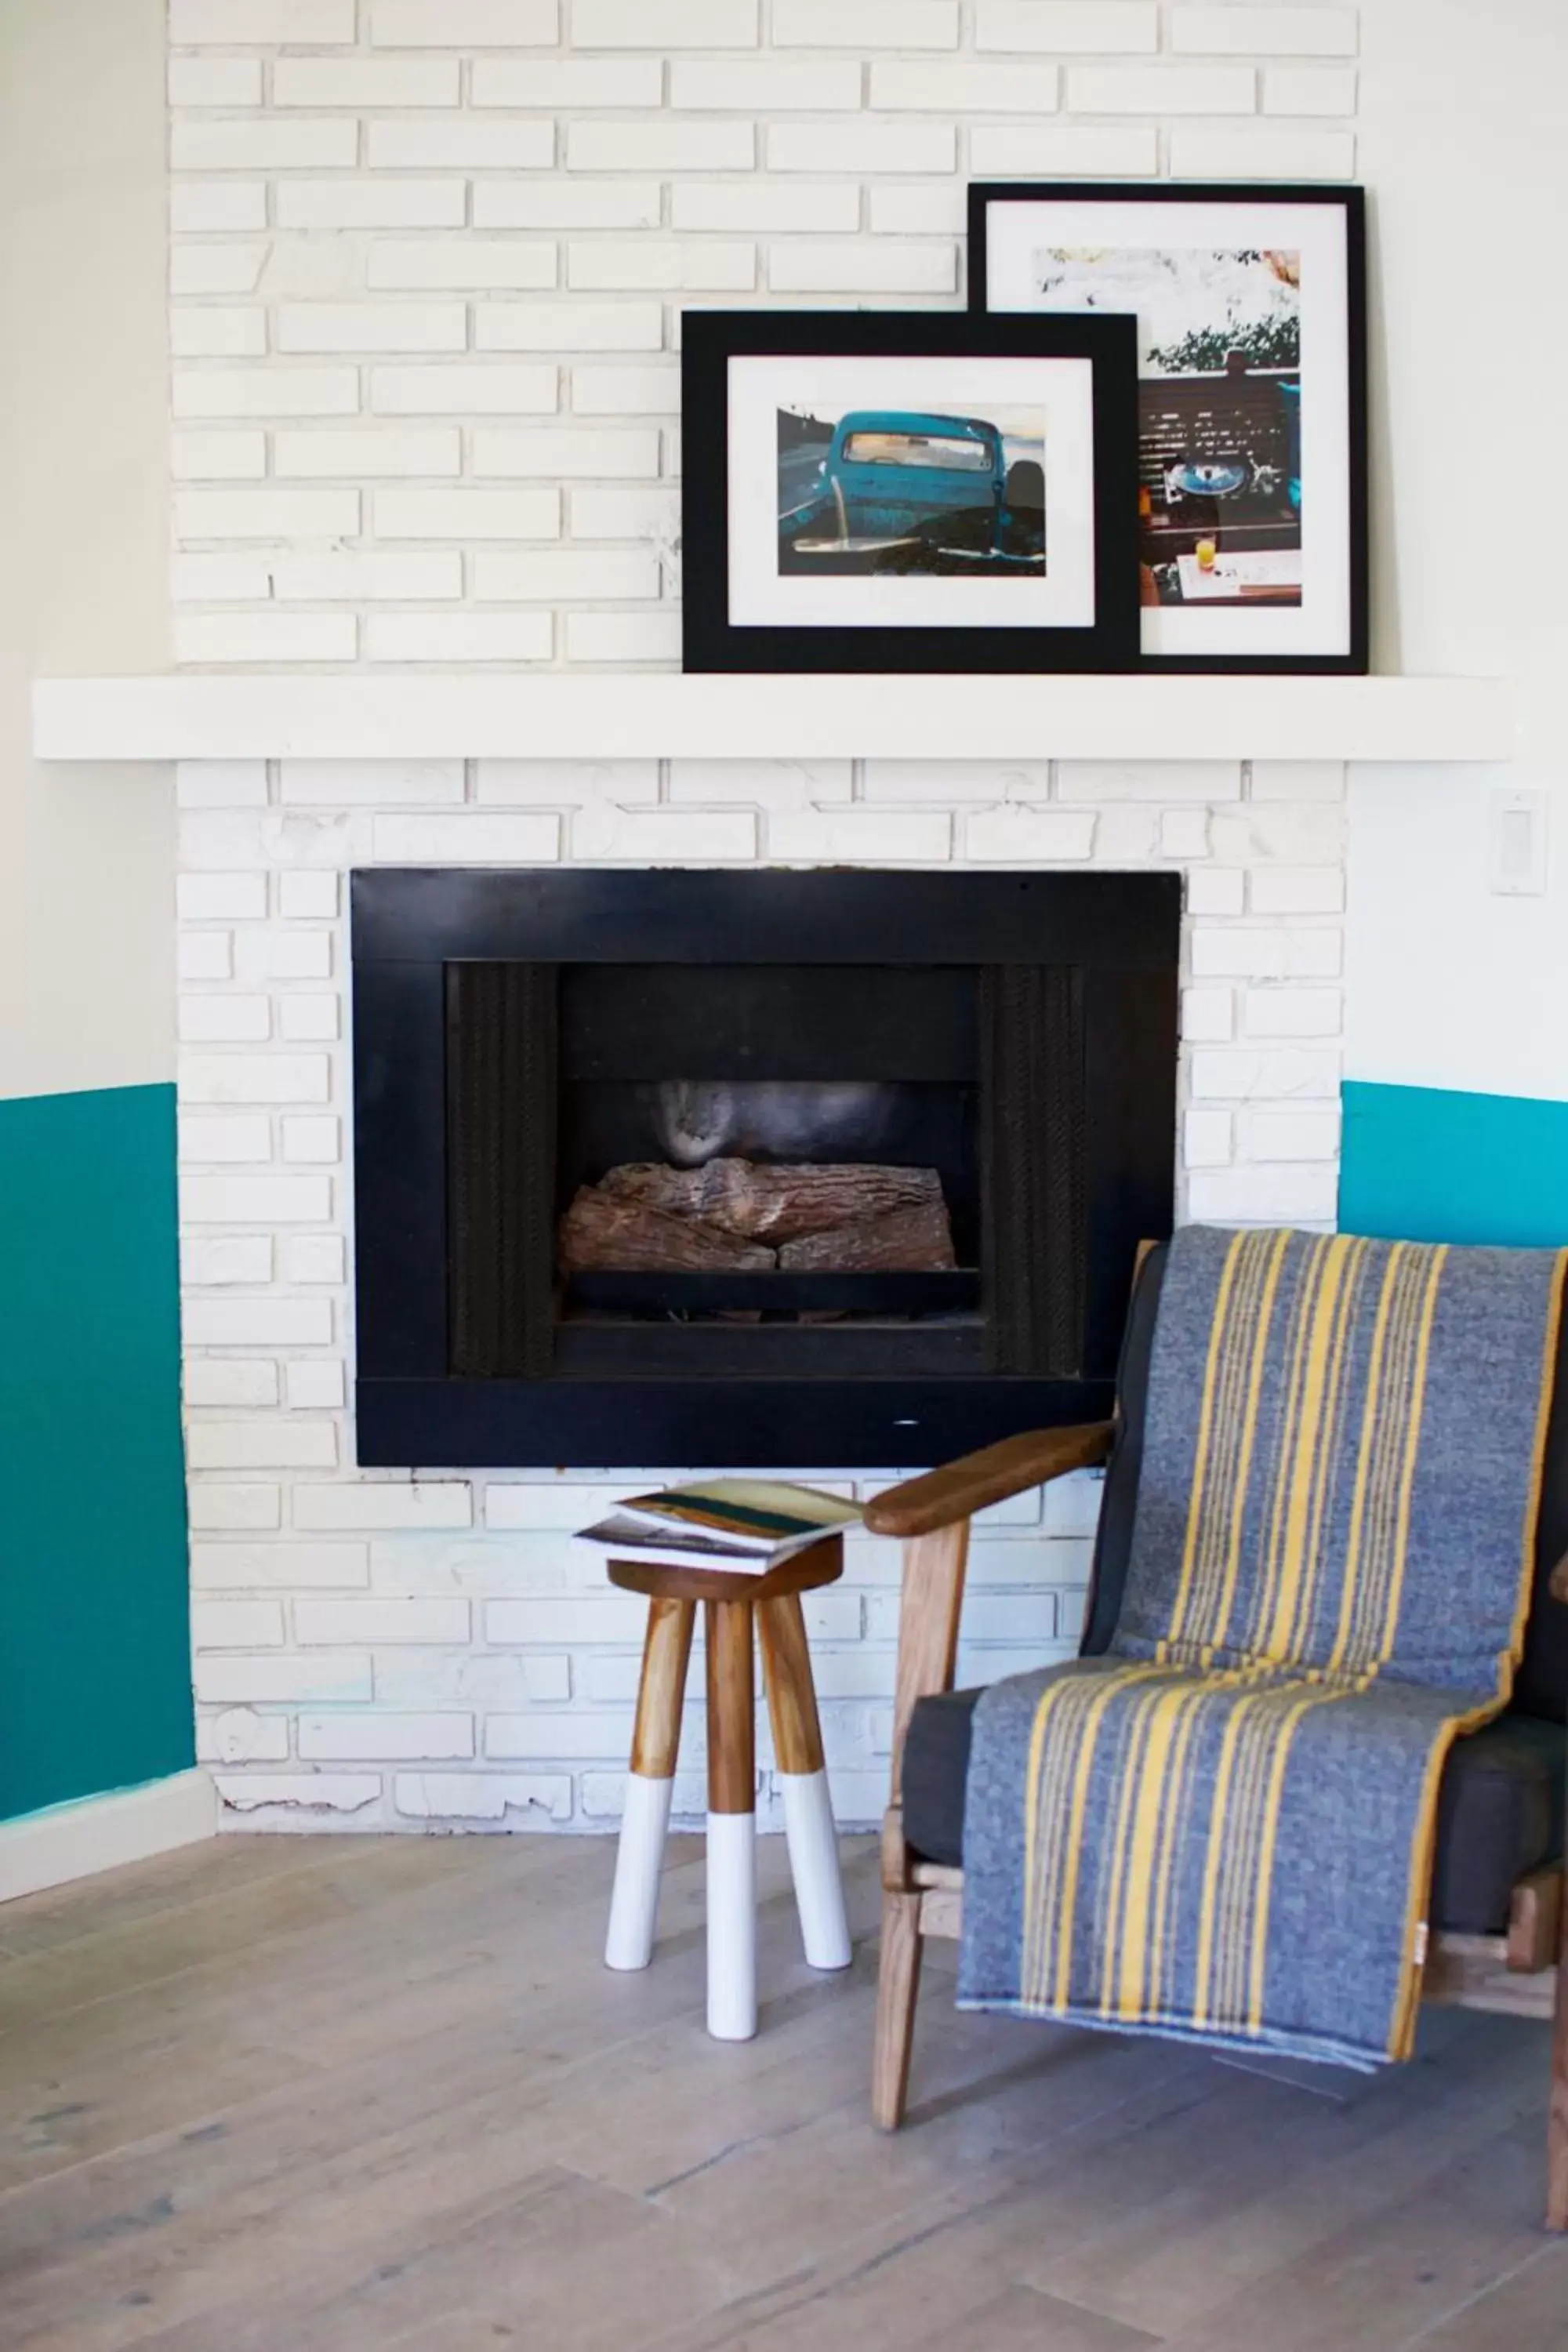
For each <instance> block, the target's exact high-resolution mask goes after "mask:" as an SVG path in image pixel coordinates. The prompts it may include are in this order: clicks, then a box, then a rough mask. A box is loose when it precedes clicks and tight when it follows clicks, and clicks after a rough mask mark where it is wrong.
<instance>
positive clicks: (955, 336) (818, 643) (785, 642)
mask: <svg viewBox="0 0 1568 2352" xmlns="http://www.w3.org/2000/svg"><path fill="white" fill-rule="evenodd" d="M905 355H908V356H910V357H911V358H930V357H940V358H960V359H963V358H974V359H980V360H988V359H1009V360H1011V359H1039V360H1054V359H1077V360H1087V361H1089V364H1090V366H1091V368H1092V370H1093V377H1092V402H1093V418H1092V434H1093V452H1094V456H1093V464H1094V480H1093V484H1092V506H1093V530H1094V566H1095V585H1094V595H1095V603H1094V613H1095V617H1094V622H1093V625H1091V626H1089V627H1066V626H1064V627H1059V628H1017V627H1001V628H994V627H973V628H968V627H946V626H942V627H914V628H890V627H880V626H868V627H865V628H860V627H837V626H824V627H797V626H787V625H786V626H760V625H734V624H732V623H731V618H730V499H729V483H730V422H729V418H730V401H729V392H730V386H729V371H730V363H731V361H732V360H734V359H737V358H742V357H750V356H763V357H771V356H782V357H788V358H817V357H821V358H832V359H837V358H842V357H848V358H858V357H866V356H868V357H876V358H889V357H890V358H899V357H901V356H905ZM1136 369H1137V357H1136V339H1135V330H1134V325H1133V321H1132V320H1131V318H1112V317H1102V318H1068V319H1037V318H1011V317H1009V318H984V317H982V318H976V317H973V316H972V315H967V314H965V313H963V312H962V311H960V312H952V311H887V310H884V311H844V310H794V311H790V310H785V311H777V310H696V311H691V310H689V311H688V312H687V313H686V314H685V317H684V320H683V339H682V356H681V452H682V473H681V483H682V488H681V515H682V530H681V537H682V592H683V600H684V601H683V607H682V610H683V622H682V667H684V668H685V669H687V670H689V671H730V672H734V671H748V672H752V673H768V672H809V671H817V672H824V671H833V672H845V671H857V672H888V671H902V670H916V671H930V670H932V669H940V670H950V671H955V672H965V671H976V672H998V671H1003V672H1005V671H1030V670H1108V669H1116V670H1121V669H1127V668H1129V667H1133V666H1134V665H1135V662H1136V659H1137V648H1138V585H1137V583H1138V573H1137V495H1136V473H1137V393H1138V387H1137V373H1136Z"/></svg>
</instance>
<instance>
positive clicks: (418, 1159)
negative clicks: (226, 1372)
mask: <svg viewBox="0 0 1568 2352" xmlns="http://www.w3.org/2000/svg"><path fill="white" fill-rule="evenodd" d="M351 904H352V922H353V932H352V944H353V1066H354V1110H353V1128H354V1165H355V1236H356V1239H355V1298H356V1316H357V1358H358V1370H357V1382H356V1407H357V1413H356V1421H357V1455H358V1460H359V1462H360V1463H361V1465H364V1466H373V1465H374V1466H387V1467H405V1468H406V1467H410V1466H421V1465H425V1466H432V1467H434V1466H452V1465H464V1466H468V1467H492V1468H500V1467H510V1466H524V1465H527V1466H539V1465H552V1464H559V1465H575V1466H579V1467H586V1466H592V1467H605V1468H608V1467H614V1466H616V1465H626V1466H636V1467H638V1468H648V1467H655V1466H659V1465H720V1464H724V1463H735V1464H745V1465H749V1466H753V1467H757V1468H764V1467H795V1466H816V1467H821V1468H829V1467H832V1466H835V1465H849V1466H855V1465H868V1464H871V1465H877V1466H878V1467H887V1468H889V1469H894V1468H900V1467H905V1466H910V1465H920V1464H924V1463H928V1462H932V1461H937V1460H941V1459H942V1458H944V1457H945V1456H948V1455H951V1454H955V1453H959V1452H962V1451H963V1450H965V1449H966V1448H968V1447H970V1446H973V1445H977V1444H988V1443H990V1442H991V1441H992V1440H994V1439H996V1438H999V1437H1005V1436H1008V1435H1011V1434H1013V1433H1015V1432H1016V1431H1019V1430H1022V1429H1027V1428H1037V1427H1043V1426H1047V1425H1049V1424H1051V1423H1063V1422H1070V1421H1077V1420H1080V1419H1084V1420H1087V1419H1094V1418H1098V1417H1100V1415H1102V1414H1104V1413H1106V1412H1109V1410H1110V1401H1111V1395H1112V1390H1113V1385H1114V1378H1115V1368H1116V1354H1117V1349H1118V1345H1119V1341H1120V1334H1121V1322H1122V1317H1123V1313H1124V1309H1125V1306H1126V1299H1127V1294H1128V1289H1129V1286H1130V1282H1131V1269H1132V1260H1133V1253H1134V1250H1135V1248H1136V1245H1137V1244H1138V1242H1139V1241H1140V1240H1142V1239H1144V1238H1154V1239H1159V1238H1163V1236H1164V1235H1165V1234H1168V1233H1169V1231H1170V1229H1171V1223H1172V1213H1173V1158H1174V1127H1175V1062H1176V1029H1177V960H1178V953H1179V939H1180V926H1181V885H1180V881H1179V878H1178V877H1176V876H1174V875H1170V874H1093V873H1068V874H1063V873H1049V874H1041V873H1022V874H1015V873H1009V874H974V873H954V872H951V871H949V872H945V873H944V872H912V873H900V874H894V873H887V872H869V871H837V870H836V871H820V870H819V871H810V872H793V871H784V870H781V869H768V870H764V871H752V872H734V871H728V870H725V871H716V870H709V869H691V868H675V869H664V870H660V871H657V872H629V871H626V870H621V869H597V868H588V867H573V868H557V867H546V868H529V869H522V870H520V869H516V868H510V869H497V868H486V869H482V870H479V869H471V868H465V867H445V868H433V869H414V870H408V869H401V870H391V869H374V868H373V869H365V870H362V871H358V872H356V873H355V874H354V875H353V877H352V883H351ZM695 942H700V949H697V950H695V951H694V943H695ZM474 959H479V960H487V961H488V960H495V961H507V962H516V963H520V964H543V963H551V962H561V963H575V964H584V963H592V962H605V963H645V964H646V963H658V962H663V961H682V962H690V961H704V962H712V963H719V964H743V963H751V962H754V963H774V962H778V963H794V964H809V963H821V964H853V963H866V964H893V965H899V964H903V965H926V964H931V963H939V962H940V963H948V964H952V963H958V964H973V965H976V966H980V967H998V966H1007V965H1018V966H1023V967H1028V966H1040V965H1044V964H1051V965H1063V966H1070V967H1072V968H1074V969H1075V970H1076V971H1078V972H1079V974H1081V985H1082V1017H1083V1034H1084V1045H1085V1092H1084V1103H1083V1110H1084V1141H1083V1150H1084V1160H1085V1203H1086V1206H1085V1215H1086V1221H1087V1222H1086V1234H1085V1239H1086V1283H1085V1294H1084V1299H1083V1349H1082V1371H1081V1376H1079V1377H1077V1378H1070V1379H1057V1380H1040V1379H1035V1378H1027V1377H1023V1378H1020V1377H1016V1376H1013V1375H1008V1374H1005V1373H1002V1374H992V1373H988V1374H984V1375H975V1374H970V1375H968V1376H965V1377H962V1378H942V1379H933V1378H909V1379H881V1378H862V1377H856V1376H854V1375H850V1376H848V1377H844V1378H834V1379H827V1380H825V1379H822V1378H815V1379H779V1378H774V1379H743V1378H737V1377H734V1376H733V1375H732V1374H731V1376H729V1377H716V1378H696V1379H689V1378H673V1379H672V1378H668V1377H664V1378H659V1379H647V1378H640V1379H632V1378H616V1379H598V1378H587V1377H578V1376H573V1375H570V1374H567V1375H562V1376H556V1377H553V1378H548V1379H533V1380H522V1379H518V1380H512V1379H463V1378H455V1377H453V1376H452V1375H451V1373H450V1371H449V1369H448V1367H449V1363H450V1360H451V1359H450V1349H451V1338H450V1300H449V1297H448V1290H447V1217H448V1202H447V1140H448V1139H447V1051H448V1045H447V988H446V967H447V963H448V962H449V961H458V960H474Z"/></svg>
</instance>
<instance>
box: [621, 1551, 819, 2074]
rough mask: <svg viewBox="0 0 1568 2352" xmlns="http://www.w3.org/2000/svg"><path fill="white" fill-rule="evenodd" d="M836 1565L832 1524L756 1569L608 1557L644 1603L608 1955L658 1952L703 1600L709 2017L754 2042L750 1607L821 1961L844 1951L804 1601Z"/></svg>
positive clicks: (725, 2031) (712, 2025) (802, 1893)
mask: <svg viewBox="0 0 1568 2352" xmlns="http://www.w3.org/2000/svg"><path fill="white" fill-rule="evenodd" d="M843 1572H844V1556H843V1543H842V1539H841V1538H839V1537H837V1536H828V1537H826V1538H824V1539H823V1541H822V1542H821V1543H816V1544H813V1545H812V1546H811V1548H810V1549H809V1550H808V1551H802V1552H796V1553H795V1557H794V1558H793V1559H787V1560H785V1561H784V1562H783V1563H782V1564H781V1565H780V1566H779V1567H778V1568H775V1569H772V1570H769V1572H768V1574H767V1575H766V1576H760V1577H759V1576H737V1575H735V1574H733V1573H732V1572H731V1571H729V1570H723V1569H708V1568H667V1567H650V1566H649V1565H648V1564H647V1562H645V1561H639V1560H631V1559H612V1560H611V1561H610V1562H609V1576H610V1582H611V1583H612V1584H616V1585H619V1586H620V1588H621V1590H622V1591H626V1592H646V1593H647V1597H648V1612H647V1640H646V1642H645V1643H644V1646H643V1662H642V1681H641V1683H640V1685H639V1686H638V1690H637V1725H636V1728H635V1730H634V1731H633V1734H632V1767H631V1772H630V1775H629V1777H628V1779H627V1781H626V1811H625V1812H624V1814H623V1815H622V1817H621V1843H620V1852H619V1853H618V1854H617V1856H616V1885H615V1893H614V1894H613V1895H612V1896H611V1898H610V1931H609V1935H608V1937H607V1938H606V1940H605V1962H606V1964H607V1966H609V1967H610V1968H612V1969H646V1968H647V1964H648V1962H649V1960H650V1959H651V1958H653V1930H654V1919H655V1916H656V1914H657V1912H658V1879H659V1870H660V1867H661V1864H662V1863H663V1858H664V1838H665V1832H666V1830H667V1829H668V1825H669V1801H670V1791H671V1790H672V1789H673V1787H674V1784H675V1763H676V1757H677V1755H678V1753H679V1747H680V1709H681V1704H682V1701H683V1699H684V1697H685V1693H686V1667H687V1662H688V1660H689V1657H690V1655H691V1633H692V1627H693V1624H694V1622H695V1621H696V1615H697V1603H698V1602H699V1601H701V1603H702V1606H703V1611H704V1618H705V1636H706V1641H707V1648H708V2031H709V2032H710V2033H711V2034H714V2035H716V2036H717V2037H718V2039H719V2040H720V2041H721V2042H749V2041H750V2040H751V2038H752V2034H753V2033H755V2032H756V2030H757V1960H756V1914H757V1851H756V1830H757V1817H756V1756H755V1747H756V1743H755V1738H754V1730H753V1725H754V1717H755V1708H756V1691H755V1684H754V1682H753V1679H752V1620H753V1618H754V1619H755V1621H756V1630H757V1634H758V1637H759V1639H760V1640H761V1643H762V1645H763V1676H764V1681H765V1684H766V1688H767V1698H768V1717H769V1720H770V1722H771V1723H772V1725H773V1753H774V1756H775V1758H776V1759H777V1762H778V1768H779V1780H780V1787H781V1788H782V1790H783V1791H784V1832H785V1835H786V1837H787V1838H788V1841H789V1861H790V1872H791V1875H792V1876H793V1877H794V1880H795V1906H796V1908H797V1909H798V1911H799V1913H800V1927H801V1937H802V1940H803V1941H804V1943H805V1957H806V1959H807V1962H808V1963H809V1965H810V1966H811V1967H812V1968H814V1969H847V1967H848V1965H849V1929H848V1926H847V1922H846V1919H845V1916H844V1891H843V1888H842V1886H841V1885H840V1884H839V1878H838V1842H837V1835H836V1833H835V1831H834V1826H833V1803H832V1800H831V1798H830V1797H829V1795H828V1790H827V1775H826V1771H825V1770H824V1769H823V1763H822V1730H821V1727H820V1725H819V1724H818V1721H817V1716H816V1687H815V1685H813V1682H812V1678H811V1653H810V1651H809V1650H808V1649H807V1647H806V1640H805V1618H804V1616H803V1615H802V1613H801V1606H800V1596H801V1594H802V1593H803V1592H808V1591H812V1590H813V1589H814V1588H815V1587H816V1586H817V1585H819V1584H833V1583H835V1582H837V1579H838V1578H839V1577H840V1576H841V1575H842V1574H843Z"/></svg>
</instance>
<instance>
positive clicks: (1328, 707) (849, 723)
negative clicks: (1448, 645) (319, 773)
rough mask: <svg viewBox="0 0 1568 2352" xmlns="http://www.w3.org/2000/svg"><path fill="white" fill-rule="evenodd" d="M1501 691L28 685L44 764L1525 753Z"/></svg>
mask: <svg viewBox="0 0 1568 2352" xmlns="http://www.w3.org/2000/svg"><path fill="white" fill-rule="evenodd" d="M1515 735H1516V700H1515V694H1514V688H1513V686H1512V684H1511V682H1510V680H1508V679H1506V678H1485V677H1481V678H1463V677H1146V676H1137V677H1079V676H1073V677H1067V676H1062V677H957V676H953V675H952V674H951V673H936V672H933V673H931V674H929V675H924V676H910V677H687V676H679V675H672V674H670V673H668V672H649V671H623V672H611V673H605V674H604V675H594V674H591V673H585V672H584V671H580V670H579V671H575V672H569V673H561V672H555V673H551V674H549V675H544V676H539V677H525V676H518V675H516V674H510V675H503V674H500V673H498V672H496V671H486V670H481V671H477V672H469V673H467V674H461V673H454V672H453V671H450V670H447V671H423V672H415V673H406V672H405V673H404V674H402V675H400V676H398V677H382V676H378V675H374V674H367V673H365V672H363V671H353V672H337V673H325V672H306V673H301V672H298V671H293V672H289V671H284V672H279V671H271V672H248V673H245V674H242V675H236V674H232V673H229V674H225V673H217V672H211V671H204V672H193V673H189V674H184V675H180V676H166V677H74V678H73V677H59V678H47V679H43V680H40V681H39V682H38V683H37V684H36V685H35V687H34V689H33V740H34V750H35V751H36V753H37V757H38V758H39V759H41V760H59V761H106V760H107V761H117V760H125V761H167V760H210V759H224V760H234V759H312V760H331V759H353V760H365V759H404V760H406V759H453V758H458V757H468V758H488V759H575V760H584V759H586V760H616V759H629V758H641V759H647V758H654V757H658V758H667V759H693V760H701V759H709V760H722V759H756V758H758V757H763V758H768V759H774V760H781V759H782V760H788V759H802V760H804V759H827V758H837V759H845V758H879V759H908V760H920V759H925V760H965V761H971V760H973V761H981V760H989V761H995V760H1042V759H1058V760H1210V759H1222V760H1357V761H1369V760H1376V761H1466V762H1481V763H1490V762H1493V761H1506V760H1510V759H1511V758H1512V757H1513V754H1514V749H1515Z"/></svg>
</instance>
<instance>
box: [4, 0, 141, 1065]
mask: <svg viewBox="0 0 1568 2352" xmlns="http://www.w3.org/2000/svg"><path fill="white" fill-rule="evenodd" d="M163 42H164V25H163V0H3V5H0V1097H3V1096H14V1095H35V1094H55V1093H64V1092H67V1091H69V1090H72V1089H75V1088H79V1087H111V1086H129V1085H137V1084H142V1083H145V1082H148V1081H152V1080H165V1079H168V1078H170V1077H172V1076H173V1073H174V995H173V992H174V949H173V921H174V910H173V896H174V881H173V876H174V811H173V788H172V782H171V780H170V777H169V775H168V774H167V773H164V772H145V771H133V770H127V769H124V768H121V769H120V770H118V771H116V770H114V769H101V770H99V769H90V768H76V769H60V768H56V769H52V770H49V769H41V768H39V767H37V765H36V764H35V763H34V762H33V761H32V760H31V759H30V758H29V756H28V751H27V743H28V707H27V690H28V683H29V680H30V678H31V677H34V676H46V677H47V676H50V675H58V674H65V673H71V672H76V673H88V674H90V673H93V672H99V671H117V670H156V669H163V668H165V667H167V666H168V660H169V645H168V614H167V584H166V572H167V559H166V547H167V531H168V459H167V450H166V445H167V437H168V436H167V414H168V401H167V357H166V343H165V323H164V322H165V294H164V285H165V263H164V208H165V193H164V116H163V74H164V47H163Z"/></svg>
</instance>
